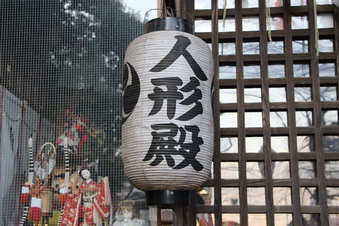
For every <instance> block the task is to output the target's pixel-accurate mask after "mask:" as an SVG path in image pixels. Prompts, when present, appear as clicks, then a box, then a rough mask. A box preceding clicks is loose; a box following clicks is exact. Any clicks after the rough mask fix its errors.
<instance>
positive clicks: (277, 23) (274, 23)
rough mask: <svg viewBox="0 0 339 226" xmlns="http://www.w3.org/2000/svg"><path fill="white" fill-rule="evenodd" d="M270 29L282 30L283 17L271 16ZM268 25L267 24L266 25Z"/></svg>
mask: <svg viewBox="0 0 339 226" xmlns="http://www.w3.org/2000/svg"><path fill="white" fill-rule="evenodd" d="M270 23H271V30H272V31H274V30H284V18H283V17H271V18H270ZM267 26H268V25H267Z"/></svg>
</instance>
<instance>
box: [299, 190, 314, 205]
mask: <svg viewBox="0 0 339 226" xmlns="http://www.w3.org/2000/svg"><path fill="white" fill-rule="evenodd" d="M300 204H301V205H303V206H310V205H312V206H313V205H318V192H317V188H316V187H300Z"/></svg>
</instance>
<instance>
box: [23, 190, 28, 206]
mask: <svg viewBox="0 0 339 226" xmlns="http://www.w3.org/2000/svg"><path fill="white" fill-rule="evenodd" d="M21 203H22V204H24V205H28V203H29V193H21Z"/></svg>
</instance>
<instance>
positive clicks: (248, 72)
mask: <svg viewBox="0 0 339 226" xmlns="http://www.w3.org/2000/svg"><path fill="white" fill-rule="evenodd" d="M243 69H244V78H260V66H259V65H251V66H244V67H243Z"/></svg>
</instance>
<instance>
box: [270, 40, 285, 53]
mask: <svg viewBox="0 0 339 226" xmlns="http://www.w3.org/2000/svg"><path fill="white" fill-rule="evenodd" d="M267 53H268V54H280V53H284V42H283V41H272V42H268V43H267Z"/></svg>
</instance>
